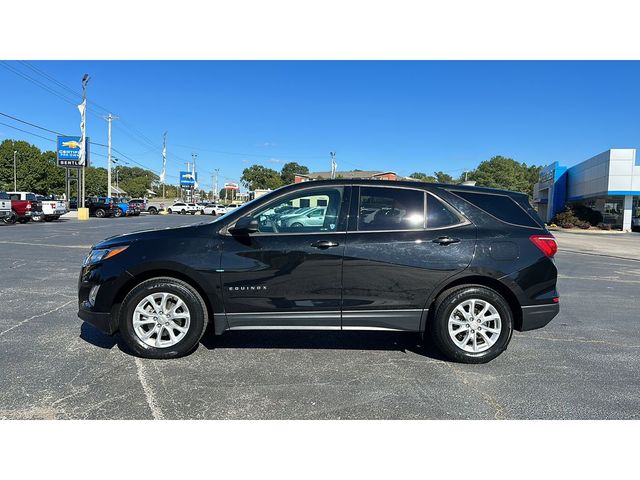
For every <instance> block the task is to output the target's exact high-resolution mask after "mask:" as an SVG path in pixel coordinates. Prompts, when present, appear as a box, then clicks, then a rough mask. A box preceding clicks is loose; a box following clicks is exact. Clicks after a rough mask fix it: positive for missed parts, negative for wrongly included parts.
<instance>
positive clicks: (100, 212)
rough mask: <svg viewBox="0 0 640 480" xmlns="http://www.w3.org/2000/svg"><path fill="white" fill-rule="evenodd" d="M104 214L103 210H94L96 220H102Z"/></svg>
mask: <svg viewBox="0 0 640 480" xmlns="http://www.w3.org/2000/svg"><path fill="white" fill-rule="evenodd" d="M106 214H107V212H106V211H105V210H104V209H103V208H98V209H97V210H96V217H98V218H104V217H105V215H106Z"/></svg>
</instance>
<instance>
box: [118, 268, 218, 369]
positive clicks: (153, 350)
mask: <svg viewBox="0 0 640 480" xmlns="http://www.w3.org/2000/svg"><path fill="white" fill-rule="evenodd" d="M157 292H168V293H171V294H174V295H176V296H178V297H179V298H180V299H181V300H182V301H183V302H184V303H185V304H186V305H187V308H188V309H189V312H190V316H191V318H190V322H191V324H190V326H189V330H188V331H187V333H186V335H185V336H184V338H182V339H181V340H180V341H179V342H178V343H176V344H175V345H172V346H170V347H166V348H158V347H153V346H150V345H147V344H146V343H144V342H143V341H142V340H141V339H140V338H139V337H138V335H137V334H136V333H135V331H134V328H133V314H134V310H135V308H136V306H137V305H138V303H139V302H140V301H141V300H142V299H144V297H146V296H147V295H150V294H152V293H157ZM208 321H209V320H208V314H207V307H206V305H205V303H204V300H203V299H202V297H201V296H200V294H199V293H198V291H197V290H196V289H194V288H193V287H192V286H191V285H189V284H188V283H186V282H183V281H182V280H178V279H176V278H171V277H158V278H151V279H149V280H145V281H144V282H142V283H140V284H138V285H137V286H135V287H134V288H133V289H132V290H131V291H130V292H129V293H128V294H127V296H126V297H125V298H124V300H123V301H122V307H121V308H120V318H119V326H120V335H121V337H122V339H123V341H124V342H125V343H126V345H127V346H128V347H129V348H130V349H131V351H132V352H133V353H134V354H135V355H137V356H140V357H144V358H155V359H166V358H177V357H181V356H184V355H187V354H189V353H191V352H192V351H194V350H195V349H196V347H197V346H198V343H199V342H200V339H201V338H202V335H204V332H205V329H206V327H207V323H208Z"/></svg>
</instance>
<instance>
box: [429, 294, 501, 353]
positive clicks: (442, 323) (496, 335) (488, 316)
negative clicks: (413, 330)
mask: <svg viewBox="0 0 640 480" xmlns="http://www.w3.org/2000/svg"><path fill="white" fill-rule="evenodd" d="M434 308H435V314H434V316H433V319H432V321H431V323H430V324H429V333H430V334H431V338H432V339H433V341H434V343H435V345H436V347H438V349H439V350H440V351H441V352H442V353H443V354H444V355H445V356H446V357H447V358H448V359H449V360H453V361H457V362H462V363H486V362H489V361H490V360H493V359H494V358H496V357H497V356H498V355H500V354H501V353H502V352H503V351H505V350H506V349H507V346H508V345H509V342H510V340H511V335H512V334H513V313H512V312H511V307H510V306H509V304H508V303H507V301H506V300H505V299H504V297H502V295H500V294H499V293H498V292H496V291H495V290H493V289H491V288H487V287H484V286H481V285H462V286H458V287H454V288H453V289H449V290H447V291H445V292H443V293H442V294H441V295H440V296H439V297H438V299H437V300H436V303H435V307H434Z"/></svg>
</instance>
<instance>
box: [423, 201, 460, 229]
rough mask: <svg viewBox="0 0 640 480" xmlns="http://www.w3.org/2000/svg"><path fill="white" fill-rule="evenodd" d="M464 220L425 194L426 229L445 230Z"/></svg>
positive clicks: (440, 202) (441, 202)
mask: <svg viewBox="0 0 640 480" xmlns="http://www.w3.org/2000/svg"><path fill="white" fill-rule="evenodd" d="M463 222H464V220H463V219H462V218H461V217H460V216H459V215H458V214H457V213H455V212H454V211H453V209H452V208H451V207H449V206H448V205H447V204H446V203H444V202H443V201H442V200H440V199H439V198H436V197H434V196H433V195H431V194H430V193H429V194H427V225H426V226H427V228H445V227H452V226H454V225H458V224H460V223H463Z"/></svg>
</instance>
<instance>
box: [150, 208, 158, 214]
mask: <svg viewBox="0 0 640 480" xmlns="http://www.w3.org/2000/svg"><path fill="white" fill-rule="evenodd" d="M148 212H149V213H150V214H151V215H157V214H158V209H156V208H154V207H151V208H149V210H148Z"/></svg>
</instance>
